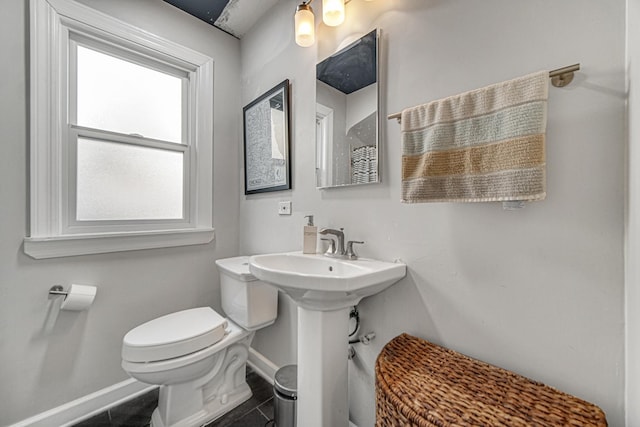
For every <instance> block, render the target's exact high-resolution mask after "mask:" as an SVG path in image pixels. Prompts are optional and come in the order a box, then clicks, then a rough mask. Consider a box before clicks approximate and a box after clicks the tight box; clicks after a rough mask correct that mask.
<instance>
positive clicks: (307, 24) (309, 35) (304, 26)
mask: <svg viewBox="0 0 640 427" xmlns="http://www.w3.org/2000/svg"><path fill="white" fill-rule="evenodd" d="M309 3H311V0H309V1H306V2H302V3H301V4H299V5H298V7H297V8H296V15H295V17H294V20H295V26H296V28H295V33H296V43H297V44H298V46H302V47H309V46H311V45H312V44H313V43H314V42H315V41H316V23H315V17H314V15H313V9H311V6H309Z"/></svg>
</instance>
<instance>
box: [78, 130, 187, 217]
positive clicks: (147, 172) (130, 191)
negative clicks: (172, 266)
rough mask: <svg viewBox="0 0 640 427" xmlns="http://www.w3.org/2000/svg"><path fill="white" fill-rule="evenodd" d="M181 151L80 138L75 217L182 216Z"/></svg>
mask: <svg viewBox="0 0 640 427" xmlns="http://www.w3.org/2000/svg"><path fill="white" fill-rule="evenodd" d="M183 156H184V154H183V153H182V152H177V151H168V150H161V149H157V148H148V147H140V146H136V145H129V144H120V143H115V142H105V141H98V140H94V139H86V138H79V139H78V177H77V202H76V218H77V220H78V221H100V220H135V219H180V218H182V217H183V212H182V206H183V204H182V200H183V191H182V189H183V166H182V165H183Z"/></svg>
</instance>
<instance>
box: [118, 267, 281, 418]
mask: <svg viewBox="0 0 640 427" xmlns="http://www.w3.org/2000/svg"><path fill="white" fill-rule="evenodd" d="M247 260H248V257H236V258H229V259H222V260H217V261H216V264H217V265H218V269H219V272H220V282H221V296H222V308H223V311H224V312H225V313H226V314H227V316H229V318H224V317H223V316H221V315H220V314H218V313H217V312H216V311H214V310H213V309H212V308H210V307H198V308H192V309H188V310H183V311H179V312H175V313H171V314H168V315H165V316H162V317H159V318H157V319H154V320H151V321H149V322H146V323H144V324H142V325H140V326H138V327H136V328H134V329H132V330H131V331H129V332H128V333H127V334H126V335H125V337H124V338H123V342H122V368H123V369H124V370H125V372H127V374H129V376H131V377H132V378H135V379H137V380H138V381H141V382H144V383H147V384H155V385H159V386H160V395H159V399H158V407H157V408H156V409H155V410H154V412H153V415H152V419H151V425H152V426H153V427H194V426H201V425H203V424H205V423H208V422H210V421H213V420H215V419H216V418H219V417H220V416H222V415H224V414H225V413H227V412H229V411H230V410H231V409H233V408H235V407H236V406H238V405H239V404H241V403H242V402H244V401H246V400H247V399H249V398H250V397H251V390H250V389H249V386H248V385H247V383H246V379H245V376H246V372H245V370H246V362H247V357H248V355H249V345H250V344H251V340H252V339H253V336H254V333H255V332H254V331H255V330H256V329H260V328H263V327H265V326H268V325H270V324H271V323H273V322H274V321H275V318H276V315H277V290H276V289H275V288H274V287H272V286H270V285H268V284H265V283H263V282H261V281H259V280H256V278H255V277H253V276H252V275H251V273H249V267H248V262H247Z"/></svg>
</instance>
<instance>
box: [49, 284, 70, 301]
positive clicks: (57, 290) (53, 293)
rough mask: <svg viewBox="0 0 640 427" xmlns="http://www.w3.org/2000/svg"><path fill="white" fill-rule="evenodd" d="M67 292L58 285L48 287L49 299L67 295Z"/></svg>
mask: <svg viewBox="0 0 640 427" xmlns="http://www.w3.org/2000/svg"><path fill="white" fill-rule="evenodd" d="M67 295H69V292H67V291H65V290H64V288H63V287H62V286H60V285H53V286H52V287H51V288H49V299H54V298H57V297H59V296H65V297H66V296H67Z"/></svg>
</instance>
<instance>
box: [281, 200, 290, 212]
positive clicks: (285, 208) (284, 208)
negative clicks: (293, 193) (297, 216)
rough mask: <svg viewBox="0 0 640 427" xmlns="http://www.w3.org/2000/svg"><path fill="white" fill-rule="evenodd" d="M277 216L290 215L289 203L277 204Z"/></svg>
mask: <svg viewBox="0 0 640 427" xmlns="http://www.w3.org/2000/svg"><path fill="white" fill-rule="evenodd" d="M278 215H291V201H286V202H279V203H278Z"/></svg>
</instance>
